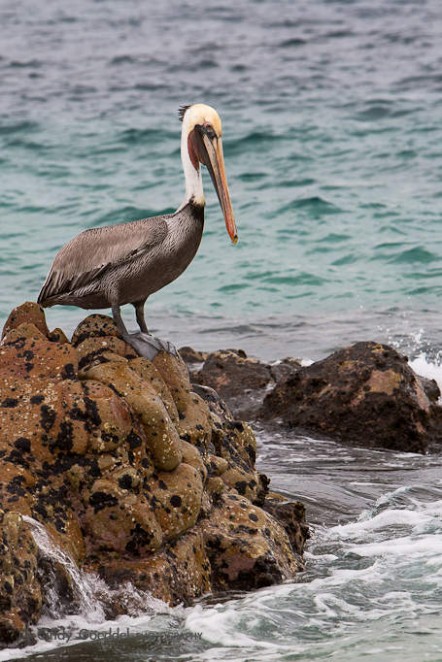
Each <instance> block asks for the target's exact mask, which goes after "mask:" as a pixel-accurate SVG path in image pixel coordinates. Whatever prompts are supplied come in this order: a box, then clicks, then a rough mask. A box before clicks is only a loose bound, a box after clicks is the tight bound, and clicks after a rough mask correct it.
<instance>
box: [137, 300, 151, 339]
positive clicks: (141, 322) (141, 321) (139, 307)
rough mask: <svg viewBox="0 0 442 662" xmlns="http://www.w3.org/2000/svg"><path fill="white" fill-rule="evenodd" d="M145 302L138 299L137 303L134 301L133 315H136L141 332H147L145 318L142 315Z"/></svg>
mask: <svg viewBox="0 0 442 662" xmlns="http://www.w3.org/2000/svg"><path fill="white" fill-rule="evenodd" d="M145 303H146V301H139V302H138V303H134V308H135V315H136V317H137V322H138V326H139V327H140V329H141V331H142V333H149V331H148V328H147V324H146V319H145V317H144V304H145Z"/></svg>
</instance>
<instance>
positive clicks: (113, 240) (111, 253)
mask: <svg viewBox="0 0 442 662" xmlns="http://www.w3.org/2000/svg"><path fill="white" fill-rule="evenodd" d="M167 218H168V217H167V216H154V217H152V218H146V219H143V220H141V221H133V222H131V223H120V224H119V225H111V226H107V227H103V228H93V229H91V230H85V231H84V232H82V233H81V234H79V235H77V236H76V237H74V238H73V239H71V241H69V242H68V243H67V244H66V245H65V246H63V248H62V249H61V250H60V251H59V252H58V253H57V255H56V257H55V260H54V262H53V265H52V267H51V270H50V272H49V274H48V276H47V278H46V281H45V283H44V285H43V287H42V290H41V292H40V294H39V297H38V303H40V304H42V305H43V306H44V305H46V304H50V303H51V302H52V301H53V302H54V303H55V301H54V299H57V298H58V297H60V296H62V295H65V294H68V293H69V292H73V291H75V290H78V289H79V288H82V287H85V286H87V285H89V284H90V283H91V282H92V281H94V280H95V279H96V278H99V277H100V276H102V275H103V274H104V273H105V272H106V271H107V270H108V269H111V268H112V269H113V268H115V267H118V266H122V265H123V264H127V263H129V262H131V261H132V260H135V259H137V258H139V257H140V256H141V255H143V254H144V253H146V252H147V251H150V250H152V248H154V247H155V246H158V244H160V243H161V242H162V241H164V239H165V238H166V236H167V232H168V226H167V222H166V219H167Z"/></svg>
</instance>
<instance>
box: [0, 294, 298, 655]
mask: <svg viewBox="0 0 442 662" xmlns="http://www.w3.org/2000/svg"><path fill="white" fill-rule="evenodd" d="M196 388H197V389H199V392H198V393H196V392H195V390H194V387H193V386H192V385H191V383H190V380H189V375H188V371H187V368H186V365H185V364H184V362H183V361H182V359H181V358H179V357H176V356H172V355H169V354H165V353H160V354H158V355H157V356H156V357H155V359H154V361H149V360H148V359H146V358H143V357H139V356H137V355H136V354H135V352H134V350H133V349H132V347H130V346H129V345H128V344H127V343H126V342H124V340H123V339H122V338H121V337H120V335H119V332H118V329H117V328H116V326H115V324H114V323H113V321H112V320H111V319H110V318H108V317H106V316H104V315H90V316H89V317H87V318H86V319H85V320H84V321H83V322H81V324H80V325H79V326H78V328H77V329H76V331H75V332H74V335H73V338H72V341H71V342H69V341H68V339H67V338H66V336H65V334H64V333H63V332H62V331H60V330H59V329H56V330H55V331H52V332H51V331H49V329H48V328H47V325H46V320H45V317H44V313H43V311H42V309H41V308H40V307H39V306H38V305H37V304H33V303H26V304H24V305H23V306H21V307H19V308H18V309H16V310H15V311H13V312H12V313H11V315H10V317H9V319H8V321H7V324H6V325H5V329H4V333H3V340H2V342H1V344H0V499H1V501H0V509H1V510H0V546H1V551H2V553H1V554H0V606H1V607H2V609H1V610H0V612H1V613H0V644H3V645H8V644H14V645H17V644H20V643H27V642H28V641H30V637H31V635H30V630H29V626H30V625H31V624H33V623H36V622H37V621H38V618H39V616H40V614H41V612H42V608H43V605H44V604H45V603H44V592H42V588H43V584H45V583H46V584H47V582H48V581H52V582H53V584H54V585H53V587H52V588H54V589H56V587H57V586H59V587H60V605H61V603H62V601H63V599H64V600H65V601H67V602H68V603H69V607H68V608H69V609H73V608H75V604H76V602H75V590H74V588H75V587H74V586H73V585H72V580H71V578H70V577H69V573H68V571H67V568H66V566H65V565H64V564H62V563H59V562H58V561H56V558H57V554H54V555H52V557H51V555H50V554H49V555H47V554H46V553H45V554H42V550H41V549H40V550H39V548H38V545H37V543H36V540H37V541H38V540H39V539H38V537H36V539H35V540H34V537H33V536H34V533H35V531H36V530H38V527H40V529H42V530H43V531H44V532H45V536H46V537H47V540H48V541H51V542H50V544H51V545H54V546H56V548H57V549H58V550H59V553H58V558H60V554H61V555H65V556H64V557H63V558H68V557H69V558H70V563H72V564H73V566H75V565H76V566H78V567H79V568H82V569H83V571H85V572H96V573H99V575H100V576H101V577H102V578H103V579H104V580H105V581H106V582H107V583H108V584H109V586H110V587H114V588H115V589H118V588H119V587H121V585H122V583H124V582H128V581H129V582H131V583H132V584H133V585H134V587H135V588H136V589H137V590H139V591H148V592H149V593H151V594H152V595H154V596H155V597H158V598H161V599H162V600H165V601H166V602H168V603H170V604H177V603H185V604H186V603H189V602H190V601H191V600H192V599H194V598H197V597H199V596H201V595H203V594H205V593H208V592H211V591H216V590H226V589H229V588H252V587H256V586H263V585H266V584H268V583H271V582H274V581H281V580H283V579H286V578H288V577H291V576H293V575H294V574H295V573H296V572H297V571H298V570H299V569H301V568H302V560H301V559H300V557H299V554H298V553H297V552H299V547H300V544H301V542H302V541H301V542H300V541H299V540H298V538H297V539H296V544H297V545H298V549H295V548H294V547H292V546H291V543H290V536H289V535H288V534H287V533H286V531H285V530H284V528H283V527H282V526H280V525H279V524H277V522H276V520H275V519H274V518H273V517H272V515H270V514H268V513H267V512H265V511H264V510H262V509H261V508H260V507H259V505H263V504H265V499H266V494H267V483H268V480H267V479H266V478H265V476H262V475H261V474H259V473H258V472H257V471H256V468H255V457H256V441H255V437H254V434H253V431H252V429H251V428H250V426H248V425H247V424H246V423H243V422H240V421H235V419H234V417H233V416H232V415H231V413H230V412H229V411H228V408H227V407H226V406H225V404H224V403H223V402H222V401H221V400H220V399H219V397H218V396H217V394H216V393H215V392H214V391H212V390H211V389H210V388H207V387H203V386H200V387H196ZM300 516H302V517H303V513H301V515H300ZM298 529H299V527H298ZM299 531H301V529H299ZM299 531H298V532H299ZM40 542H41V541H40ZM39 544H40V543H39ZM48 544H49V543H48ZM66 555H67V556H66ZM51 578H52V579H51ZM42 595H43V597H42ZM112 596H114V597H112ZM119 596H120V597H119ZM120 598H121V591H119V590H114V591H110V592H109V595H107V596H103V597H102V600H104V601H105V602H106V604H105V609H106V613H107V614H109V615H110V616H111V615H118V614H122V613H126V610H127V609H129V607H128V604H127V603H126V602H125V601H124V600H122V599H120ZM51 609H52V611H53V610H54V606H52V607H51ZM51 613H52V612H51Z"/></svg>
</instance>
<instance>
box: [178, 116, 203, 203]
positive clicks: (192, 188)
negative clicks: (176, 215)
mask: <svg viewBox="0 0 442 662" xmlns="http://www.w3.org/2000/svg"><path fill="white" fill-rule="evenodd" d="M187 136H188V130H187V127H186V124H185V122H183V131H182V134H181V161H182V163H183V170H184V179H185V182H186V195H185V198H184V200H183V204H182V205H181V207H180V209H181V208H182V207H184V206H185V205H187V204H188V202H189V201H190V200H193V202H194V203H195V204H197V205H200V206H202V207H204V205H205V204H206V200H205V198H204V191H203V181H202V177H201V169H200V167H199V164H198V170H195V167H194V165H193V163H192V161H191V160H190V156H189V146H188V143H187Z"/></svg>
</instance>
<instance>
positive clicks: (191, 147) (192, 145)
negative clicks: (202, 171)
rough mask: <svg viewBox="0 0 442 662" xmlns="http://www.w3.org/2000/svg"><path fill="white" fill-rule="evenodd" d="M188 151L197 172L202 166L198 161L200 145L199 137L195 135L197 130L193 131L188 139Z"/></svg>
mask: <svg viewBox="0 0 442 662" xmlns="http://www.w3.org/2000/svg"><path fill="white" fill-rule="evenodd" d="M187 149H188V151H189V158H190V161H191V162H192V165H193V167H194V168H195V170H198V169H199V167H200V164H199V160H198V144H197V136H196V133H195V129H192V131H191V132H190V133H189V135H188V137H187Z"/></svg>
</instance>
